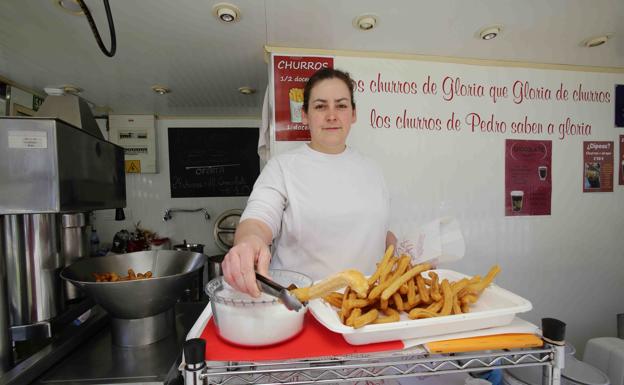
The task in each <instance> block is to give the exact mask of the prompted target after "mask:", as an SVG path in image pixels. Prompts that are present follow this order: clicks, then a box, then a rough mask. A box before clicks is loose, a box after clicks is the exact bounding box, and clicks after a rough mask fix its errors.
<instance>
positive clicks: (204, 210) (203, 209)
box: [163, 208, 210, 222]
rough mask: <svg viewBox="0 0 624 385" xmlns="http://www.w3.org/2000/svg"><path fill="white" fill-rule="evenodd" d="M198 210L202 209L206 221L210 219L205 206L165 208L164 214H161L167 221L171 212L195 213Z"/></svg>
mask: <svg viewBox="0 0 624 385" xmlns="http://www.w3.org/2000/svg"><path fill="white" fill-rule="evenodd" d="M198 211H202V212H203V213H204V219H206V220H207V221H209V220H210V214H209V213H208V209H207V208H199V209H165V214H164V215H163V221H165V222H166V221H168V220H169V219H171V214H172V213H196V212H198Z"/></svg>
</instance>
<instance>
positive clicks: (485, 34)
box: [479, 25, 503, 40]
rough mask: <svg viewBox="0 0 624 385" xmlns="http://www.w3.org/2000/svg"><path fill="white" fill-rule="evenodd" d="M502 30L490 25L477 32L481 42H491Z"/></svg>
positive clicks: (498, 26) (499, 27) (497, 26)
mask: <svg viewBox="0 0 624 385" xmlns="http://www.w3.org/2000/svg"><path fill="white" fill-rule="evenodd" d="M502 30H503V27H502V26H500V25H492V26H489V27H485V28H483V29H482V30H481V31H479V38H480V39H481V40H492V39H494V38H495V37H496V36H498V35H499V34H500V33H501V31H502Z"/></svg>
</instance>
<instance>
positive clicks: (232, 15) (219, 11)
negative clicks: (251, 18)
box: [212, 3, 241, 23]
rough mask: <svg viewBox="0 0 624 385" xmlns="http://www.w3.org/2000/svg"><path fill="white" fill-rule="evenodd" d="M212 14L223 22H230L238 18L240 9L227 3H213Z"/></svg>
mask: <svg viewBox="0 0 624 385" xmlns="http://www.w3.org/2000/svg"><path fill="white" fill-rule="evenodd" d="M212 14H213V15H214V16H215V17H216V18H217V19H219V20H221V21H223V22H225V23H232V22H235V21H239V20H240V14H241V12H240V9H238V7H237V6H235V5H232V4H228V3H219V4H215V5H214V7H212Z"/></svg>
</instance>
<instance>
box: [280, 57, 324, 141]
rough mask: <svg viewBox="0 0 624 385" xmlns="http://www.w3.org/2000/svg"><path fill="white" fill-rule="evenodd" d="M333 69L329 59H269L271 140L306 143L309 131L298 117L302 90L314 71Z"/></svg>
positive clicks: (299, 116)
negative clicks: (272, 109) (272, 118)
mask: <svg viewBox="0 0 624 385" xmlns="http://www.w3.org/2000/svg"><path fill="white" fill-rule="evenodd" d="M333 66H334V58H332V57H319V56H273V97H274V99H273V106H275V140H277V141H308V140H310V131H309V130H308V126H307V125H306V124H303V120H302V115H301V110H302V108H303V87H304V86H305V84H306V82H307V81H308V79H309V78H310V76H312V74H314V73H315V72H316V71H318V70H320V69H322V68H333Z"/></svg>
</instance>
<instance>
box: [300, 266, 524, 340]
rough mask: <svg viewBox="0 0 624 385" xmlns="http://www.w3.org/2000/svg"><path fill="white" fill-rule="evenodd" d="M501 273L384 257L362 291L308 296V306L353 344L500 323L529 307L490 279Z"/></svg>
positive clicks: (346, 290) (417, 336)
mask: <svg viewBox="0 0 624 385" xmlns="http://www.w3.org/2000/svg"><path fill="white" fill-rule="evenodd" d="M499 271H500V268H499V267H498V266H494V267H492V268H491V269H490V271H489V272H488V273H487V274H486V275H485V276H484V277H483V278H482V277H481V276H474V277H470V276H466V275H464V274H461V273H458V272H455V271H452V270H444V269H432V266H431V265H429V264H427V263H423V264H418V265H415V266H413V265H412V264H411V261H410V258H409V256H403V257H391V258H390V257H388V255H386V257H384V260H382V262H381V263H380V264H379V265H378V269H377V271H376V272H375V274H374V275H373V276H370V277H367V278H366V279H367V281H368V282H367V283H368V287H367V289H366V290H362V289H361V288H360V289H359V290H354V289H353V288H352V287H351V286H347V287H346V288H345V289H344V290H341V291H335V292H332V293H330V294H327V295H325V296H324V297H322V298H318V299H314V300H311V301H310V305H309V310H310V311H311V312H312V314H313V315H314V317H315V318H316V319H317V320H318V321H319V322H320V323H321V324H322V325H324V326H325V327H326V328H328V329H329V330H331V331H333V332H336V333H340V334H342V335H343V337H344V339H345V340H346V341H347V342H348V343H350V344H352V345H362V344H369V343H375V342H384V341H393V340H408V339H411V338H423V337H430V336H436V335H444V334H449V333H458V332H464V331H471V330H478V329H485V328H490V327H497V326H504V325H507V324H509V323H511V322H512V321H513V319H514V316H515V315H516V314H518V313H522V312H526V311H529V310H531V309H532V305H531V302H529V301H528V300H526V299H524V298H522V297H520V296H518V295H516V294H514V293H511V292H509V291H507V290H505V289H503V288H501V287H499V286H497V285H495V284H494V283H493V280H494V277H495V276H496V275H497V274H498V272H499Z"/></svg>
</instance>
